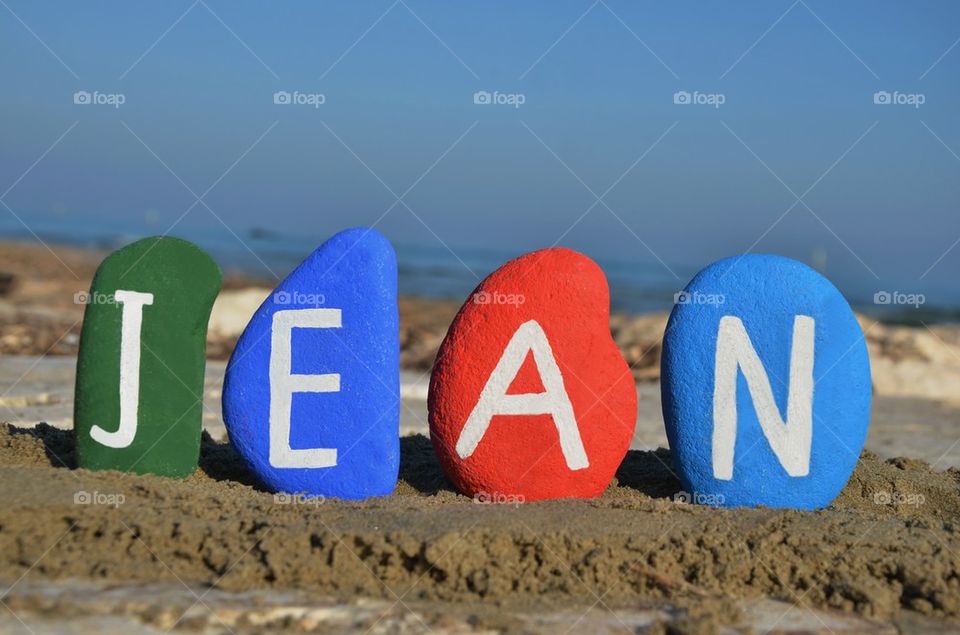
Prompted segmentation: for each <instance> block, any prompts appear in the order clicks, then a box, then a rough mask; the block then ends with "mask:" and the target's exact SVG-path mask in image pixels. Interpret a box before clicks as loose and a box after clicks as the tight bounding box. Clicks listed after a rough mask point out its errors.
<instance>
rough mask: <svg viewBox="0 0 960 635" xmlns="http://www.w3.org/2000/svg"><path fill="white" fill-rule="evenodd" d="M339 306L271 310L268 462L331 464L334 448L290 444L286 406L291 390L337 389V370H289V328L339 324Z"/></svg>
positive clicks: (277, 465)
mask: <svg viewBox="0 0 960 635" xmlns="http://www.w3.org/2000/svg"><path fill="white" fill-rule="evenodd" d="M340 318H341V316H340V309H290V310H285V311H277V312H275V313H274V314H273V328H272V330H271V344H270V465H272V466H273V467H333V466H335V465H336V464H337V450H336V448H332V449H331V448H313V449H309V450H294V449H293V448H291V447H290V407H291V405H292V403H293V393H295V392H340V374H339V373H326V374H324V375H295V374H293V373H292V372H290V371H291V368H292V367H291V359H292V355H291V353H292V351H291V346H290V339H291V336H292V334H293V329H294V328H295V327H296V328H308V329H325V328H340V327H341V326H342V324H341V321H340Z"/></svg>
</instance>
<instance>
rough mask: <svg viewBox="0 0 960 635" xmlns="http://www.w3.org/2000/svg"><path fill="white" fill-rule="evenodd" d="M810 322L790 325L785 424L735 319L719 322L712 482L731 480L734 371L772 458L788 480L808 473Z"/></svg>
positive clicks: (801, 317) (796, 321)
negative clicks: (744, 383) (739, 371)
mask: <svg viewBox="0 0 960 635" xmlns="http://www.w3.org/2000/svg"><path fill="white" fill-rule="evenodd" d="M813 342H814V321H813V318H812V317H810V316H807V315H797V316H795V317H794V320H793V344H792V345H791V348H790V378H789V382H790V385H789V387H788V393H787V421H786V423H784V421H783V419H782V418H781V417H780V411H779V409H778V408H777V404H776V402H775V401H774V400H773V391H772V390H771V389H770V380H769V379H768V378H767V372H766V370H764V368H763V363H762V362H761V361H760V357H759V356H758V355H757V351H756V350H755V349H754V348H753V344H751V343H750V336H749V335H747V331H746V329H745V328H744V327H743V322H742V321H741V320H740V318H738V317H733V316H731V315H725V316H724V317H722V318H720V329H719V331H718V332H717V352H716V358H715V366H714V385H713V477H714V478H717V479H721V480H724V481H729V480H731V479H732V478H733V448H734V445H735V444H736V441H737V367H738V366H739V367H740V368H741V369H743V376H744V377H745V378H746V380H747V388H748V389H749V391H750V397H751V398H752V399H753V407H754V410H755V411H756V413H757V420H758V421H759V422H760V427H761V429H762V430H763V435H764V436H765V437H766V438H767V442H768V443H769V444H770V447H771V449H772V450H773V453H774V454H776V456H777V458H778V459H779V460H780V464H781V465H782V466H783V469H784V470H786V472H787V474H789V475H790V476H806V475H807V474H809V472H810V445H811V442H812V439H813Z"/></svg>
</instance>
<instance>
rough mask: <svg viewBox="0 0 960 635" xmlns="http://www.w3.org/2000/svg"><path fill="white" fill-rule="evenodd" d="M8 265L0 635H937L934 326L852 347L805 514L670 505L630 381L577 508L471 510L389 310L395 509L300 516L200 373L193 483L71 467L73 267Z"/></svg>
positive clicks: (73, 261) (952, 595)
mask: <svg viewBox="0 0 960 635" xmlns="http://www.w3.org/2000/svg"><path fill="white" fill-rule="evenodd" d="M10 253H12V254H13V256H16V257H12V256H11V257H7V258H6V260H4V259H3V258H0V272H2V271H4V270H5V268H6V269H7V270H10V269H13V268H14V265H15V264H16V262H18V261H19V262H20V263H21V264H20V265H17V266H19V267H20V268H19V269H17V271H18V273H17V274H16V280H15V283H14V284H15V286H14V287H13V288H12V289H10V290H8V291H7V293H6V294H5V295H4V294H0V350H3V351H4V353H5V354H4V356H3V357H2V358H0V385H2V387H3V394H2V396H0V408H2V412H3V415H2V418H3V419H6V420H8V421H10V424H9V425H3V426H0V581H2V582H4V583H5V586H6V588H7V591H6V592H5V593H3V594H2V595H0V600H2V604H0V607H6V609H8V610H6V611H4V610H3V609H2V608H0V633H6V632H10V633H31V635H39V634H40V633H72V632H91V631H96V632H103V633H112V632H117V633H124V634H131V633H164V632H169V631H171V630H172V632H222V633H236V634H238V635H239V634H241V633H259V632H270V633H281V632H351V631H354V630H359V631H360V632H365V631H369V632H385V633H392V632H398V633H400V632H435V633H446V632H498V631H527V632H544V633H553V632H559V633H564V632H591V633H592V632H597V633H601V632H610V633H614V632H619V633H622V632H650V633H711V632H750V630H751V629H752V630H753V631H760V632H766V631H771V630H773V631H781V632H825V633H826V632H833V633H841V632H845V633H846V632H858V633H861V632H862V633H867V632H891V633H893V632H944V631H956V632H960V574H958V571H960V470H958V469H957V467H958V466H960V450H958V449H957V446H958V445H960V444H957V443H955V441H956V440H957V439H960V408H958V407H957V404H956V401H954V400H950V399H945V398H943V397H944V393H945V391H947V389H948V388H949V386H950V385H949V383H946V384H944V379H943V378H944V377H946V378H947V380H950V379H951V378H952V375H950V373H951V372H953V366H952V364H953V363H954V362H953V361H951V359H950V358H951V356H952V353H951V350H950V346H953V345H954V344H955V341H954V340H953V339H951V338H952V333H953V332H954V331H953V330H951V329H953V327H944V328H943V329H942V330H938V331H936V332H935V333H934V332H932V331H931V332H930V333H933V334H932V335H931V334H930V333H927V332H926V331H925V330H923V329H901V328H899V327H889V326H886V325H879V326H875V327H873V328H872V329H868V339H869V340H870V341H871V356H872V361H874V364H875V368H876V366H877V362H879V363H880V365H881V367H882V368H883V370H884V372H887V371H889V373H890V375H889V376H888V377H885V378H884V379H883V382H885V383H880V384H877V385H876V386H875V388H876V391H877V395H876V397H875V401H874V412H873V418H872V424H871V432H870V437H869V439H868V443H867V448H868V451H865V452H864V454H863V456H862V457H861V461H860V463H859V464H858V466H857V469H856V472H855V473H854V476H853V478H852V479H851V481H850V483H849V484H848V485H847V487H846V488H845V489H844V491H843V493H842V494H841V496H840V497H839V498H838V499H837V501H836V502H835V503H834V504H833V505H832V506H831V507H830V508H828V509H826V510H822V511H819V512H798V511H784V510H772V509H729V510H728V509H713V508H707V507H703V506H698V505H691V504H687V503H684V502H682V501H678V500H675V498H676V495H677V494H678V492H679V490H680V485H679V483H678V482H677V480H676V479H675V477H674V476H673V474H672V470H671V462H670V455H669V451H668V450H666V449H662V448H659V446H661V445H664V438H663V431H662V421H661V419H660V414H659V400H658V399H659V398H658V387H657V384H656V383H655V380H656V374H655V372H654V371H644V372H646V375H644V377H638V379H642V382H641V383H639V384H638V394H639V396H640V409H639V415H638V425H637V434H636V436H635V438H634V443H633V448H634V450H632V451H631V452H630V453H629V454H628V456H627V459H626V460H625V461H624V463H623V465H622V467H621V468H620V470H619V472H618V474H617V478H616V481H615V482H614V483H613V484H612V485H611V486H610V487H609V488H608V490H607V491H606V492H605V493H604V494H603V495H602V496H600V497H599V498H596V499H593V500H561V501H549V502H541V503H531V504H480V503H478V502H475V501H474V500H472V499H470V498H466V497H464V496H460V495H458V494H457V493H456V492H454V491H452V489H451V488H450V486H449V484H448V483H447V481H446V479H445V478H444V476H443V474H442V472H441V471H440V469H439V466H438V463H437V460H436V457H435V455H434V453H433V449H432V446H431V444H430V442H429V440H428V439H427V438H426V437H425V436H424V433H425V432H426V428H425V424H424V420H425V395H426V388H425V385H426V379H427V378H428V369H429V359H427V358H429V350H430V347H431V346H433V345H434V341H435V340H437V338H442V331H443V330H444V329H445V328H446V323H448V321H449V317H450V316H451V315H452V312H453V311H455V309H456V304H455V303H451V302H446V303H444V302H434V301H426V300H412V299H407V300H405V301H404V302H406V303H407V307H408V310H407V312H406V315H407V316H408V317H407V319H406V320H405V323H404V328H408V329H410V332H411V333H413V332H418V333H419V334H420V335H417V336H410V337H411V338H412V339H411V340H410V341H411V342H413V341H416V342H419V344H418V345H419V346H420V347H421V349H422V350H421V349H417V348H416V347H414V346H413V345H412V344H409V343H408V344H406V345H405V346H406V348H405V350H406V351H408V353H409V354H408V357H407V360H406V362H405V363H404V366H405V368H406V370H405V371H404V372H403V373H402V384H403V390H402V392H403V397H404V408H403V415H402V417H401V433H402V434H403V435H404V437H403V438H402V441H401V450H402V460H401V473H400V483H399V485H398V487H397V490H396V492H395V494H394V495H392V496H389V497H384V498H377V499H372V500H368V501H364V502H346V501H337V500H324V501H315V500H313V501H306V500H302V499H299V498H296V497H285V496H279V497H278V496H274V495H273V494H271V493H269V492H267V491H265V490H264V489H263V488H262V487H260V486H259V485H258V483H257V482H256V481H255V479H254V478H253V477H252V476H251V474H250V473H249V472H248V471H247V470H246V468H245V466H244V465H243V464H242V462H240V461H239V460H238V458H237V456H236V455H235V453H234V452H233V449H232V448H231V446H230V445H229V444H228V443H227V442H226V441H225V439H224V437H223V432H224V430H223V426H222V421H221V420H220V418H219V406H218V401H219V386H220V383H221V381H222V374H223V362H222V361H212V362H210V363H209V364H208V374H207V385H206V388H205V398H206V399H205V401H206V409H205V414H204V428H205V430H206V432H205V436H204V442H203V448H202V457H201V461H200V468H199V469H198V470H197V472H196V473H195V474H194V475H193V476H191V477H190V478H188V479H185V480H182V481H180V480H172V479H164V478H159V477H154V476H138V475H131V474H121V473H115V472H90V471H86V470H78V469H74V444H73V437H72V431H71V430H70V428H71V426H72V416H71V412H72V411H71V408H72V390H73V386H72V379H73V365H74V364H75V359H74V358H73V357H72V356H71V355H72V354H73V352H75V345H76V343H75V341H73V340H72V338H71V337H70V336H71V335H72V334H74V333H75V332H77V331H76V329H78V328H79V319H80V318H81V317H82V305H74V304H73V302H72V294H73V293H74V290H82V289H83V288H84V285H85V284H87V282H86V279H85V277H87V276H89V275H90V274H91V273H92V271H93V269H94V268H95V266H96V264H97V262H98V257H97V255H96V254H91V253H90V252H85V251H82V250H61V249H60V248H57V256H58V257H59V258H61V259H63V260H64V261H65V263H66V264H68V265H70V267H69V268H70V269H71V270H72V271H74V272H75V273H76V274H77V276H76V277H75V278H74V277H73V276H72V275H71V274H69V273H65V271H66V270H65V269H64V266H63V265H61V264H60V263H58V262H57V261H56V260H53V258H52V257H51V255H50V254H46V255H44V254H45V250H43V249H42V248H40V247H37V246H20V247H17V248H16V249H14V250H12V251H10ZM31 262H32V263H34V264H31ZM36 263H39V264H36ZM228 286H229V287H230V288H231V289H237V290H243V289H246V288H248V287H249V283H248V282H245V281H243V280H239V279H238V281H237V284H236V286H233V283H230V284H228ZM67 292H69V293H67ZM65 295H67V296H68V297H67V299H64V296H65ZM410 307H413V308H415V309H416V310H409V308H410ZM411 315H412V316H414V317H410V316H411ZM618 319H619V320H622V322H623V324H622V326H621V328H622V329H623V331H622V333H621V337H622V339H621V340H618V343H620V344H621V348H622V349H623V350H624V351H625V354H628V359H629V355H635V356H636V355H640V356H641V358H642V357H643V355H646V354H647V353H643V352H642V349H644V348H646V350H647V351H648V352H649V351H650V350H653V351H654V353H653V356H654V357H655V352H656V349H655V348H651V346H654V345H650V344H649V343H648V342H647V340H645V339H644V338H646V337H647V335H644V333H646V332H647V331H650V332H653V333H655V332H656V324H657V321H658V320H660V319H662V316H654V317H650V316H647V317H640V318H630V317H627V316H622V317H616V316H615V318H614V320H615V321H616V320H618ZM4 320H5V321H4ZM73 321H76V324H75V325H74V324H72V322H73ZM41 325H48V326H49V333H48V331H44V329H45V328H47V327H46V326H41ZM438 331H439V333H438ZM631 332H632V333H634V335H629V336H628V333H631ZM24 333H25V334H26V336H24ZM45 333H48V334H46V335H45ZM24 337H26V338H27V339H31V338H32V339H31V341H30V342H25V340H24V339H23V338H24ZM417 337H419V338H420V339H419V340H417V339H416V338H417ZM930 338H936V340H938V341H940V342H942V346H940V347H939V348H936V349H935V350H934V349H933V348H931V341H933V340H931V339H930ZM436 343H439V342H438V341H437V342H436ZM634 347H637V348H638V350H640V351H641V352H635V353H630V351H631V350H633V348H634ZM229 348H230V342H229V340H228V339H225V340H224V342H223V343H222V348H221V349H217V350H219V351H220V353H219V354H216V355H215V356H217V357H221V358H222V357H223V356H225V354H227V353H228V352H229ZM47 349H50V351H51V352H53V353H58V354H59V355H60V356H46V357H40V356H41V355H42V354H43V353H45V352H47ZM410 351H419V352H416V353H415V354H414V353H410ZM917 351H919V353H918V352H917ZM12 353H20V354H23V355H29V356H10V355H11V354H12ZM948 353H949V354H948ZM424 359H427V361H426V362H424V361H423V360H424ZM958 361H960V357H958ZM883 364H887V365H888V366H887V367H883ZM638 366H640V367H642V368H653V366H652V365H648V364H645V363H644V364H639V365H638ZM896 373H899V375H897V374H896ZM913 375H915V376H917V378H918V379H917V380H916V381H915V382H913V383H911V384H910V385H904V384H905V382H904V381H903V379H902V378H903V377H908V376H913ZM875 377H876V373H875ZM898 377H899V378H900V379H897V378H898ZM955 385H956V384H955ZM944 386H946V388H945V387H944ZM925 391H929V392H930V393H931V394H927V392H925ZM946 396H950V394H949V392H946ZM39 422H49V423H50V424H52V425H48V424H45V423H39ZM903 455H905V456H910V457H913V458H895V457H900V456H903ZM930 464H932V465H933V467H931V466H930Z"/></svg>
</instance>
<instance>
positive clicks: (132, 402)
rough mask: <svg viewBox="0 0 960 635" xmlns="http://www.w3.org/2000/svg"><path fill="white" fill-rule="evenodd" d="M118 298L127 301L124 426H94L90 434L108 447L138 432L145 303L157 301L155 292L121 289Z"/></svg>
mask: <svg viewBox="0 0 960 635" xmlns="http://www.w3.org/2000/svg"><path fill="white" fill-rule="evenodd" d="M113 298H114V300H116V301H117V303H119V304H122V305H123V310H122V312H121V313H120V325H121V326H120V427H119V428H117V430H116V432H109V431H107V430H104V429H103V428H101V427H100V426H99V425H94V426H92V427H91V428H90V436H91V437H93V440H94V441H96V442H97V443H101V444H103V445H105V446H107V447H108V448H125V447H127V446H129V445H130V444H131V443H133V439H134V437H136V436H137V412H138V410H139V408H140V331H141V326H142V325H143V306H144V305H151V304H153V294H152V293H139V292H137V291H125V290H123V289H117V292H116V293H114V294H113Z"/></svg>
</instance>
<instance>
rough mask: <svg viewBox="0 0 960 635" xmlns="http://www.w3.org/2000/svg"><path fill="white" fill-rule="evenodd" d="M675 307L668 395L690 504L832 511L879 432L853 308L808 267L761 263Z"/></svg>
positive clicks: (668, 335)
mask: <svg viewBox="0 0 960 635" xmlns="http://www.w3.org/2000/svg"><path fill="white" fill-rule="evenodd" d="M676 300H677V301H676V303H675V306H674V308H673V312H672V313H671V314H670V319H669V321H668V323H667V328H666V332H665V336H664V340H663V353H662V357H661V390H662V396H663V418H664V422H665V424H666V432H667V438H668V440H669V443H670V451H671V453H672V455H673V462H674V466H675V468H676V470H677V474H678V475H679V477H680V481H681V483H682V485H683V488H684V490H685V492H686V497H687V499H688V500H692V501H694V502H701V503H706V504H712V505H721V506H727V507H736V506H751V507H752V506H757V505H765V506H769V507H785V508H796V509H818V508H822V507H826V506H827V505H829V504H830V503H831V502H832V501H833V499H834V498H836V496H837V494H839V493H840V490H841V489H843V486H844V485H845V484H846V483H847V480H848V479H849V478H850V475H851V473H852V472H853V468H854V467H855V465H856V463H857V460H858V459H859V458H860V452H861V450H862V449H863V444H864V441H865V440H866V436H867V427H868V425H869V421H870V399H871V382H870V360H869V358H868V356H867V347H866V343H865V341H864V336H863V332H862V331H861V330H860V326H859V324H858V323H857V320H856V318H855V317H854V314H853V311H852V310H851V309H850V306H849V305H848V304H847V301H846V300H845V299H844V298H843V296H842V295H841V294H840V292H839V291H838V290H837V289H836V288H835V287H834V286H833V285H832V284H831V283H830V282H829V281H828V280H827V279H826V278H824V277H823V276H821V275H820V274H819V273H817V272H816V271H814V270H813V269H811V268H809V267H807V266H806V265H804V264H802V263H799V262H796V261H794V260H790V259H789V258H783V257H780V256H771V255H756V254H748V255H743V256H736V257H732V258H727V259H725V260H720V261H718V262H715V263H713V264H712V265H710V266H708V267H707V268H706V269H704V270H703V271H701V272H700V273H698V274H697V275H696V276H695V277H694V278H693V280H692V281H691V282H690V283H689V284H688V285H687V287H686V289H684V291H682V292H681V293H679V294H677V297H676Z"/></svg>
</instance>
